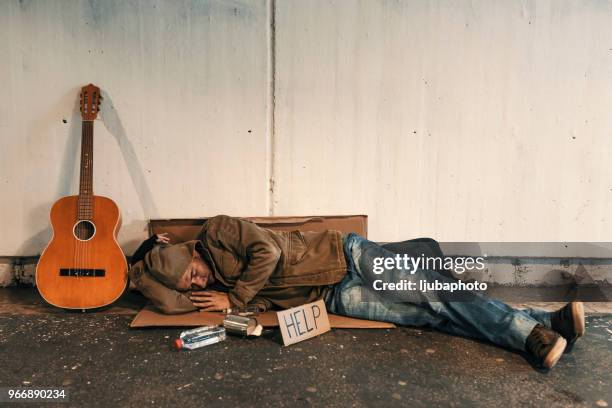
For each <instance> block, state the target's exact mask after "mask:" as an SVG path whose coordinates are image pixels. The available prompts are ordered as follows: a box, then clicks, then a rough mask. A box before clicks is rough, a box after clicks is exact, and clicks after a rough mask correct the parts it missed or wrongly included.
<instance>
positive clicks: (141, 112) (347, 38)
mask: <svg viewBox="0 0 612 408" xmlns="http://www.w3.org/2000/svg"><path fill="white" fill-rule="evenodd" d="M611 21H612V3H609V2H601V1H595V0H593V1H572V2H565V1H563V2H561V1H513V2H508V1H503V0H500V1H489V0H482V1H382V0H381V1H374V0H372V1H363V2H357V1H337V2H334V1H286V0H283V1H276V2H270V1H263V0H262V1H203V0H201V1H195V0H194V1H186V0H185V1H149V0H147V1H144V0H143V1H109V0H107V1H93V0H92V1H59V0H49V1H25V0H24V1H17V0H5V1H2V2H0V56H1V58H2V63H1V64H0V83H2V84H3V87H2V96H3V97H2V98H0V196H1V197H2V200H1V201H0V226H1V227H2V232H3V233H2V234H0V255H6V256H14V255H36V254H38V253H40V251H41V250H42V249H43V247H44V245H45V244H46V242H47V241H48V239H49V238H50V236H51V231H50V229H49V224H48V211H49V209H50V206H51V204H52V203H53V202H54V201H55V200H56V199H57V198H59V197H60V196H63V195H68V194H75V193H76V191H77V183H78V148H79V141H80V119H79V115H78V109H77V105H76V104H77V101H78V90H79V87H80V86H82V85H84V84H86V83H88V82H93V83H96V84H98V85H99V86H100V87H101V88H102V89H103V90H104V91H105V95H106V99H105V100H104V104H103V112H102V115H101V120H99V121H97V122H96V127H95V135H96V136H95V138H96V145H95V157H96V160H95V172H94V179H95V189H96V193H97V194H100V195H108V196H110V197H112V198H113V199H114V200H115V201H116V202H117V203H118V205H119V207H120V208H121V209H122V211H123V218H124V227H123V229H122V230H121V234H120V237H119V238H120V242H121V244H122V246H123V248H124V249H125V250H126V251H127V252H130V251H132V250H133V249H134V246H135V245H136V244H137V242H138V241H139V240H140V239H142V238H143V237H144V236H145V231H144V226H145V223H146V220H147V219H148V218H167V217H168V218H169V217H198V216H204V215H213V214H217V213H227V214H232V215H268V214H274V215H310V214H347V213H365V214H368V215H369V216H370V223H369V225H370V237H371V238H373V239H375V240H382V241H391V240H398V239H406V238H411V237H415V236H432V237H435V238H437V239H439V240H442V241H610V237H611V235H612V217H610V214H611V213H612V164H611V163H612V162H611V161H610V160H609V157H610V153H611V151H612V115H610V112H612V77H611V76H610V72H612V24H610V22H611Z"/></svg>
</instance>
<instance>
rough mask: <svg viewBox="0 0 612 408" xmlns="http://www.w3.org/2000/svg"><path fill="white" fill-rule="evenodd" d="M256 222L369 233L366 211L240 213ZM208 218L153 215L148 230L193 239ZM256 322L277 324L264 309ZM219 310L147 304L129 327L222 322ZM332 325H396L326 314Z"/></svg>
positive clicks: (275, 226) (279, 227)
mask: <svg viewBox="0 0 612 408" xmlns="http://www.w3.org/2000/svg"><path fill="white" fill-rule="evenodd" d="M242 218H245V219H248V220H250V221H253V222H254V223H256V224H257V225H259V226H261V227H264V228H269V229H272V230H279V231H291V230H299V231H324V230H327V229H332V230H337V231H341V232H343V233H346V234H348V233H350V232H355V233H357V234H359V235H361V236H362V237H364V238H367V236H368V216H367V215H325V216H295V217H242ZM207 219H208V218H175V219H157V220H156V219H153V220H150V221H149V233H150V234H151V235H152V234H159V233H162V232H166V233H168V234H169V236H170V239H171V241H173V242H182V241H188V240H192V239H195V238H196V237H197V234H198V233H199V232H200V229H201V228H202V224H204V221H206V220H207ZM257 320H258V321H259V324H261V325H262V326H264V327H277V326H278V320H277V318H276V313H275V312H266V313H263V314H260V315H258V316H257ZM222 322H223V314H222V313H210V312H191V313H185V314H180V315H165V314H162V313H159V312H158V311H157V310H156V309H155V308H154V307H153V306H151V305H149V306H146V307H145V308H144V309H142V310H141V311H140V312H139V313H138V314H137V315H136V317H135V318H134V320H133V321H132V323H131V324H130V327H163V326H184V327H197V326H204V325H207V324H221V323H222ZM329 323H330V325H331V327H332V328H343V329H387V328H393V327H395V325H394V324H392V323H385V322H375V321H370V320H362V319H353V318H350V317H345V316H338V315H333V314H329Z"/></svg>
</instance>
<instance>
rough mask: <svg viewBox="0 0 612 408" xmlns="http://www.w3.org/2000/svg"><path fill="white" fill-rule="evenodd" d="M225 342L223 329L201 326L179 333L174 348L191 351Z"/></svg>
mask: <svg viewBox="0 0 612 408" xmlns="http://www.w3.org/2000/svg"><path fill="white" fill-rule="evenodd" d="M223 340H225V328H224V327H220V326H202V327H197V328H195V329H191V330H185V331H184V332H181V334H180V336H179V338H178V339H176V340H175V341H174V346H175V347H176V348H177V349H179V350H181V349H188V350H193V349H197V348H200V347H204V346H208V345H211V344H215V343H219V342H222V341H223Z"/></svg>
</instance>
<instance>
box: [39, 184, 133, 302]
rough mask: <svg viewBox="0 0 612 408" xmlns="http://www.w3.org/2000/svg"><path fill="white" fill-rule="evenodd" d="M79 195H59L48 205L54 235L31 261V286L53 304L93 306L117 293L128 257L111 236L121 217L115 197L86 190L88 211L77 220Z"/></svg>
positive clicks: (122, 284) (123, 280) (122, 285)
mask: <svg viewBox="0 0 612 408" xmlns="http://www.w3.org/2000/svg"><path fill="white" fill-rule="evenodd" d="M78 199H79V196H68V197H63V198H61V199H59V200H58V201H56V202H55V204H54V205H53V207H52V208H51V215H50V218H51V225H52V228H53V238H52V239H51V242H50V243H49V245H47V247H46V248H45V250H44V252H43V253H42V255H41V257H40V261H39V262H38V265H37V267H36V286H37V287H38V291H39V292H40V294H41V295H42V297H43V298H44V299H45V301H47V302H48V303H50V304H52V305H54V306H57V307H61V308H65V309H92V308H97V307H102V306H106V305H108V304H110V303H112V302H114V301H115V300H116V299H117V298H118V297H119V296H121V294H122V293H123V291H124V290H125V287H126V285H127V262H126V259H125V256H124V255H123V252H122V251H121V248H120V247H119V244H118V243H117V240H116V237H117V233H118V232H119V227H120V224H121V217H120V214H119V208H118V207H117V205H116V204H115V203H114V201H113V200H111V199H109V198H106V197H101V196H95V195H94V196H91V199H92V201H91V203H92V204H93V205H91V208H92V211H91V216H90V217H88V219H87V220H79V217H78V215H77V214H78Z"/></svg>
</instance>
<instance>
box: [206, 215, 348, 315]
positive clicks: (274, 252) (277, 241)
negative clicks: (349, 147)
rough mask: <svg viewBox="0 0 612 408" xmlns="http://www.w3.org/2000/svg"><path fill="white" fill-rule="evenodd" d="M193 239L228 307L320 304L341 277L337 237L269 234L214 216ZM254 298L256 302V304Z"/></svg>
mask: <svg viewBox="0 0 612 408" xmlns="http://www.w3.org/2000/svg"><path fill="white" fill-rule="evenodd" d="M198 239H199V240H200V241H201V242H202V244H203V246H204V257H205V259H206V260H207V261H208V263H209V265H211V267H212V268H213V271H214V274H215V278H216V279H217V280H218V281H219V282H221V283H222V284H224V285H226V286H228V287H230V288H231V289H230V290H229V293H228V296H229V299H230V302H231V303H232V304H233V305H235V306H238V307H243V306H245V305H247V304H249V303H251V302H252V301H253V300H255V302H253V303H257V304H259V305H265V307H264V308H265V309H267V308H269V307H270V303H271V304H274V305H276V306H279V307H282V308H287V307H293V306H297V305H300V304H303V303H306V302H308V301H312V300H316V299H319V298H321V297H322V296H323V295H324V294H325V291H326V289H328V287H329V286H330V285H333V284H335V283H338V282H340V281H341V280H342V278H343V277H344V275H346V260H345V258H344V252H343V248H342V235H341V233H340V232H339V231H323V232H300V231H289V232H284V231H282V232H281V231H272V230H269V229H266V228H261V227H259V226H257V225H256V224H254V223H253V222H251V221H247V220H243V219H239V218H233V217H228V216H226V215H219V216H216V217H214V218H211V219H210V220H208V221H207V222H206V223H205V224H204V226H203V227H202V231H201V232H200V235H199V237H198ZM255 298H257V299H255Z"/></svg>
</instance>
